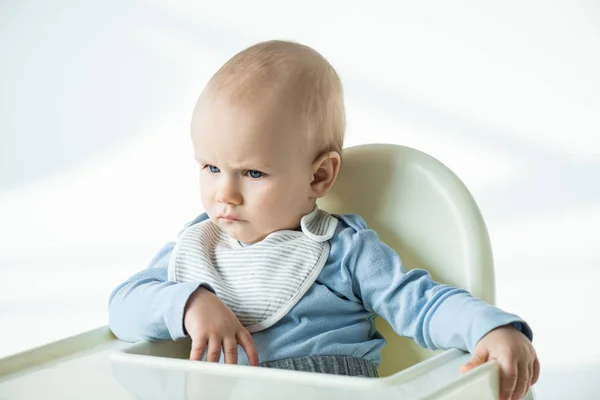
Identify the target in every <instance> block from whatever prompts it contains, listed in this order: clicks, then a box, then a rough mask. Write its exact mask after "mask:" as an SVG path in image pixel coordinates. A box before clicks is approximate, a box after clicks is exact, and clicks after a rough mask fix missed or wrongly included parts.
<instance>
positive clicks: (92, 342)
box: [0, 145, 533, 400]
mask: <svg viewBox="0 0 600 400" xmlns="http://www.w3.org/2000/svg"><path fill="white" fill-rule="evenodd" d="M319 206H320V207H321V208H323V209H325V210H327V211H329V212H333V213H357V214H359V215H361V216H362V217H363V218H364V219H365V220H366V221H367V223H368V224H369V226H370V228H372V229H375V230H376V231H377V232H378V233H379V235H380V237H381V238H382V240H383V241H385V242H386V243H387V244H389V245H390V246H392V247H393V248H394V249H396V250H397V251H398V252H399V254H400V255H401V257H402V259H403V261H404V264H405V265H406V266H407V268H414V267H422V268H426V269H428V270H429V271H430V272H431V273H432V275H433V277H434V279H436V280H438V281H441V282H445V283H449V284H452V285H455V286H458V287H463V288H466V289H468V290H469V291H470V292H471V293H473V294H474V295H476V296H478V297H480V298H482V299H483V300H485V301H487V302H489V303H493V302H494V272H493V262H492V253H491V249H490V242H489V237H488V233H487V230H486V227H485V224H484V222H483V219H482V217H481V214H480V212H479V209H478V208H477V205H476V204H475V202H474V200H473V198H472V196H471V195H470V193H469V192H468V190H467V189H466V188H465V186H464V185H463V184H462V182H461V181H460V180H459V179H458V178H457V177H456V176H455V175H454V174H453V173H452V172H451V171H450V170H449V169H448V168H446V167H445V166H444V165H442V164H441V163H440V162H439V161H437V160H435V159H434V158H432V157H430V156H428V155H426V154H423V153H421V152H419V151H416V150H413V149H409V148H406V147H402V146H394V145H367V146H357V147H353V148H349V149H346V150H345V151H344V156H343V161H342V170H341V173H340V176H339V179H338V181H337V183H336V185H335V187H334V189H333V190H332V191H331V193H330V194H329V195H328V196H327V197H326V198H324V199H322V200H321V201H319ZM377 325H378V329H379V330H380V332H381V333H382V334H383V335H384V336H385V337H386V339H387V341H388V344H387V346H386V347H385V349H384V354H383V363H382V365H381V368H380V374H381V378H379V379H367V378H359V377H344V376H334V375H325V374H315V373H306V372H293V371H283V370H273V369H265V368H252V367H244V366H237V365H222V364H215V363H204V362H191V361H189V360H187V359H186V358H187V355H188V354H189V342H187V341H180V342H171V341H164V342H160V343H150V342H139V343H136V344H133V345H132V344H130V343H125V342H121V341H119V340H116V338H115V337H114V336H113V335H112V334H111V333H110V331H109V330H108V328H107V327H102V328H99V329H96V330H94V331H90V332H85V333H82V334H81V335H77V336H75V337H72V338H67V339H64V340H61V341H58V342H55V343H51V344H49V345H46V346H42V347H39V348H36V349H32V350H30V351H26V352H24V353H21V354H17V355H14V356H11V357H7V358H4V359H1V360H0V398H10V399H30V398H41V397H44V398H61V399H71V398H73V399H76V398H77V399H78V398H86V399H93V398H98V399H103V398H111V399H131V398H140V399H150V398H152V399H163V398H169V399H195V398H198V399H200V398H202V399H204V398H211V399H261V400H264V399H270V398H273V399H281V398H285V399H311V398H314V399H323V398H327V399H345V400H348V399H356V400H359V399H372V398H401V399H402V400H416V399H428V400H458V399H465V398H477V399H490V400H494V399H497V395H498V365H497V363H495V362H491V363H486V364H485V365H483V366H480V367H478V368H476V369H474V370H473V371H471V372H469V373H467V374H465V375H461V374H460V373H459V368H460V366H461V365H463V364H464V363H466V362H467V361H468V360H469V359H470V356H469V355H468V354H464V353H462V352H460V351H458V350H447V351H445V352H441V353H440V354H435V353H434V352H431V351H428V350H424V349H422V348H420V347H418V346H417V345H416V344H415V343H414V342H412V341H410V340H407V339H403V338H400V337H399V336H398V335H396V334H395V333H394V332H393V331H392V330H391V329H390V328H389V326H387V324H386V323H385V322H383V321H378V322H377ZM526 398H527V399H533V395H532V392H530V393H529V394H528V395H527V396H526Z"/></svg>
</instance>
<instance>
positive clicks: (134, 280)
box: [108, 217, 212, 342]
mask: <svg viewBox="0 0 600 400" xmlns="http://www.w3.org/2000/svg"><path fill="white" fill-rule="evenodd" d="M198 220H201V218H200V217H199V218H197V219H196V220H194V221H193V222H192V223H190V224H188V226H189V225H191V224H193V223H195V222H197V221H198ZM174 246H175V243H168V244H166V245H165V246H164V247H163V248H162V249H161V250H160V251H159V253H158V254H157V255H156V256H155V257H154V259H153V260H152V261H151V262H150V265H149V266H148V268H146V269H145V270H143V271H140V272H138V273H136V274H135V275H133V276H132V277H131V278H129V279H127V281H125V282H124V283H122V284H120V285H119V286H117V287H116V288H115V289H114V290H113V292H112V294H111V295H110V299H109V306H108V320H109V326H110V329H111V330H112V332H113V333H114V334H115V336H117V337H118V338H119V339H121V340H126V341H130V342H135V341H138V340H160V339H172V340H178V339H182V338H184V337H185V336H186V332H185V329H184V326H183V313H184V309H185V305H186V303H187V301H188V298H189V297H190V295H191V294H192V293H193V292H194V291H195V290H196V289H198V287H200V286H201V285H202V284H201V283H200V282H186V283H178V282H170V281H168V279H167V267H168V265H169V258H170V256H171V252H172V251H173V247H174ZM202 286H204V285H202ZM205 287H206V286H205ZM208 289H209V290H212V289H210V288H209V287H208Z"/></svg>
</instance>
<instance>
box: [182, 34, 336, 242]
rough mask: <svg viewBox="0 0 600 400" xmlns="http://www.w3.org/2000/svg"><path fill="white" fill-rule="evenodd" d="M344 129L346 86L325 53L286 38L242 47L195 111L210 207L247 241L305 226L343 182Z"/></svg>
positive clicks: (204, 200) (231, 232) (221, 222)
mask: <svg viewBox="0 0 600 400" xmlns="http://www.w3.org/2000/svg"><path fill="white" fill-rule="evenodd" d="M344 131H345V115H344V100H343V92H342V85H341V82H340V79H339V77H338V75H337V73H336V72H335V70H334V69H333V67H332V66H331V65H330V64H329V63H328V62H327V61H326V60H325V59H324V58H323V57H322V56H321V55H320V54H319V53H317V52H316V51H315V50H313V49H311V48H309V47H307V46H303V45H300V44H297V43H291V42H282V41H271V42H264V43H259V44H256V45H254V46H252V47H249V48H247V49H246V50H243V51H242V52H240V53H238V54H237V55H235V56H234V57H233V58H231V59H230V60H229V61H227V63H225V65H223V67H221V69H220V70H219V71H217V72H216V73H215V75H213V77H212V78H211V80H210V81H209V82H208V84H207V85H206V87H205V88H204V90H203V92H202V94H201V95H200V98H199V99H198V102H197V104H196V108H195V109H194V115H193V118H192V141H193V144H194V153H195V157H196V160H197V161H198V163H199V165H200V188H201V193H202V204H203V206H204V209H205V211H206V212H207V213H208V215H209V217H210V218H211V220H212V221H213V222H214V223H216V224H217V225H218V226H219V227H221V229H223V230H224V231H225V232H226V233H228V234H229V235H230V236H231V237H233V238H234V239H237V240H240V241H242V242H245V243H256V242H258V241H260V240H262V239H264V238H265V237H266V236H267V235H269V234H270V233H272V232H274V231H278V230H282V229H296V228H297V227H298V226H299V225H300V219H301V218H302V216H303V215H305V214H308V213H309V212H311V211H312V210H313V208H314V207H315V203H316V199H317V198H319V197H322V196H324V195H325V194H326V193H327V191H328V190H329V189H330V188H331V186H333V183H334V182H335V179H336V177H337V174H338V172H339V168H340V154H341V151H342V145H343V139H344Z"/></svg>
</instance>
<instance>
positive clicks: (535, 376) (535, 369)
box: [531, 358, 540, 386]
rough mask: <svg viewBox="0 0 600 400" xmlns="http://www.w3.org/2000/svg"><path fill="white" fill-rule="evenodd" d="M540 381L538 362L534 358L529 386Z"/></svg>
mask: <svg viewBox="0 0 600 400" xmlns="http://www.w3.org/2000/svg"><path fill="white" fill-rule="evenodd" d="M538 379H540V361H539V360H538V359H537V358H536V359H535V360H534V361H533V376H532V377H531V386H533V385H535V384H536V383H537V381H538Z"/></svg>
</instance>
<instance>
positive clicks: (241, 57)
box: [205, 40, 346, 155]
mask: <svg viewBox="0 0 600 400" xmlns="http://www.w3.org/2000/svg"><path fill="white" fill-rule="evenodd" d="M264 90H275V91H277V93H279V94H282V95H284V96H286V98H288V99H291V101H292V102H293V106H294V107H295V108H297V110H298V111H299V112H300V116H301V120H302V123H303V124H304V128H305V131H306V132H307V138H308V140H309V142H310V144H311V147H312V149H313V150H314V151H315V152H316V155H320V154H323V153H324V152H328V151H335V152H337V153H338V154H340V155H341V153H342V147H343V145H344V133H345V130H346V117H345V111H344V94H343V89H342V83H341V81H340V78H339V76H338V74H337V72H336V71H335V69H334V68H333V67H332V66H331V64H329V62H328V61H327V60H326V59H325V58H324V57H323V56H322V55H321V54H319V53H318V52H317V51H315V50H314V49H312V48H310V47H308V46H305V45H302V44H299V43H294V42H288V41H279V40H273V41H268V42H262V43H258V44H255V45H253V46H251V47H248V48H247V49H245V50H242V51H241V52H239V53H238V54H236V55H235V56H233V57H232V58H231V59H229V61H227V62H226V63H225V64H224V65H223V66H222V67H221V68H220V69H219V70H218V71H217V72H216V73H215V74H214V75H213V76H212V78H211V79H210V81H209V82H208V84H207V86H206V89H205V91H210V92H211V93H215V94H223V93H226V94H227V95H228V96H230V97H232V98H233V99H234V100H235V101H248V100H250V101H251V100H252V99H254V98H255V97H256V96H259V95H260V94H261V93H262V91H264Z"/></svg>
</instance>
